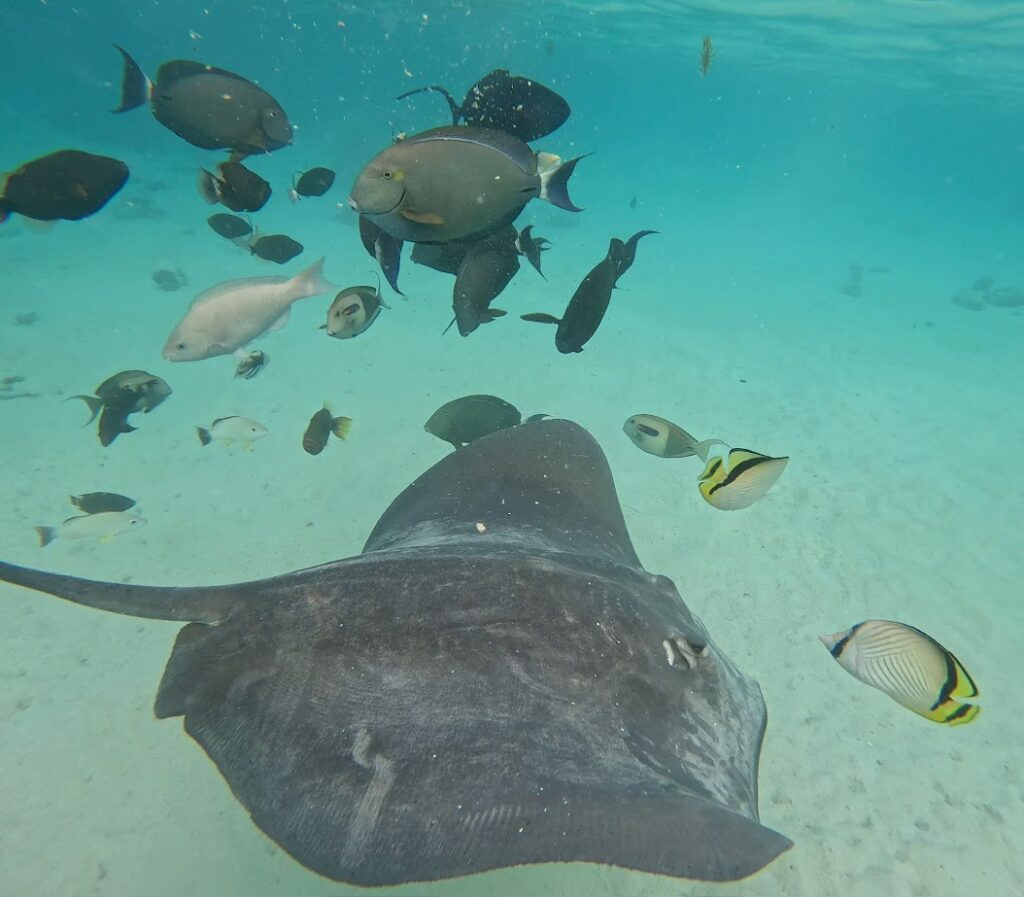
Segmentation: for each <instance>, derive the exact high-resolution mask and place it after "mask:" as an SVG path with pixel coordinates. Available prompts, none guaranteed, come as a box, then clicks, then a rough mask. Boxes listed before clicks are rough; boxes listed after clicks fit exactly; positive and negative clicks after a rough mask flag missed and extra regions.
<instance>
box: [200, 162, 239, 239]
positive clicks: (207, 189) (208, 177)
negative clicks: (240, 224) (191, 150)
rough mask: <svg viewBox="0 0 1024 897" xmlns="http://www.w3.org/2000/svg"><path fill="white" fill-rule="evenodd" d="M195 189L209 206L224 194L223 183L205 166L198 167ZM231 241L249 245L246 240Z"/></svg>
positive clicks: (218, 200)
mask: <svg viewBox="0 0 1024 897" xmlns="http://www.w3.org/2000/svg"><path fill="white" fill-rule="evenodd" d="M196 189H197V190H198V191H199V195H200V196H201V197H202V198H203V201H204V202H205V203H206V204H207V205H210V206H215V205H216V204H217V203H219V202H220V201H221V198H222V197H223V195H224V192H223V184H222V183H221V182H220V181H219V180H218V179H217V178H216V177H215V176H214V175H212V174H210V172H208V171H207V170H206V169H205V168H200V169H199V176H198V178H196ZM239 239H241V238H239ZM232 242H236V245H239V246H248V245H249V244H248V243H246V242H242V243H237V241H232Z"/></svg>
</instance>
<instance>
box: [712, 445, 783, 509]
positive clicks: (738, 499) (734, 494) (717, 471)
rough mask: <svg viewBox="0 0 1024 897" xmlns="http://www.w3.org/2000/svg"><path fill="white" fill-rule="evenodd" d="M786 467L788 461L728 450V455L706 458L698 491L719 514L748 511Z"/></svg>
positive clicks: (748, 452) (741, 450)
mask: <svg viewBox="0 0 1024 897" xmlns="http://www.w3.org/2000/svg"><path fill="white" fill-rule="evenodd" d="M788 463H789V458H772V457H769V456H768V455H762V454H760V453H759V452H752V451H750V450H749V449H742V448H734V449H729V451H728V452H727V453H725V452H723V453H721V454H718V455H715V456H712V455H709V456H708V463H707V466H706V467H705V468H704V472H703V473H702V474H701V475H700V478H699V487H698V488H699V489H700V494H701V495H702V496H703V497H704V500H705V501H706V502H707V503H708V504H709V505H711V506H712V507H713V508H718V509H719V510H720V511H737V510H739V509H740V508H748V507H750V505H752V504H753V503H754V502H755V501H757V500H758V499H760V498H763V497H764V495H765V494H766V493H767V492H768V490H769V489H771V487H772V486H774V485H775V482H776V481H777V480H778V478H779V477H781V476H782V472H783V471H784V470H785V469H786V465H787V464H788Z"/></svg>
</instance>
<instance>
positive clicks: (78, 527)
mask: <svg viewBox="0 0 1024 897" xmlns="http://www.w3.org/2000/svg"><path fill="white" fill-rule="evenodd" d="M145 523H146V521H145V520H144V519H143V518H142V517H139V516H138V515H136V514H129V513H128V512H127V511H100V512H99V513H97V514H85V515H83V516H81V517H69V518H68V519H67V520H65V521H64V522H63V523H60V524H58V525H57V526H37V527H35V531H36V533H37V534H38V535H39V547H40V548H45V547H46V546H47V545H49V544H50V543H51V542H52V541H53V540H54V539H56V538H57V537H58V536H59V537H61V538H63V539H95V540H96V541H98V542H109V541H110V540H111V539H113V538H114V537H115V536H119V535H121V533H126V532H128V530H130V529H135V528H136V527H140V526H144V525H145Z"/></svg>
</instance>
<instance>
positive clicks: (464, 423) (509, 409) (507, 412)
mask: <svg viewBox="0 0 1024 897" xmlns="http://www.w3.org/2000/svg"><path fill="white" fill-rule="evenodd" d="M522 419H523V416H522V414H520V412H519V409H518V408H516V406H515V405H511V404H509V403H508V402H506V401H505V400H504V399H499V398H498V397H497V396H486V395H482V396H463V397H462V398H460V399H452V400H451V401H450V402H445V403H444V404H443V405H442V406H441V407H440V408H438V409H437V411H435V412H434V413H433V414H431V415H430V417H429V418H428V420H427V422H426V423H425V424H424V425H423V429H424V430H426V431H427V432H428V433H430V434H431V435H432V436H436V437H437V438H438V439H443V440H444V441H445V442H450V443H451V444H452V447H453V448H456V449H460V448H462V447H463V446H465V445H468V444H469V443H471V442H475V441H476V440H477V439H480V438H482V437H484V436H488V435H490V434H491V433H496V432H497V431H498V430H504V429H506V428H508V427H517V426H519V423H520V422H521V421H522Z"/></svg>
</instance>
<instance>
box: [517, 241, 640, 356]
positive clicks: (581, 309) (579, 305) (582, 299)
mask: <svg viewBox="0 0 1024 897" xmlns="http://www.w3.org/2000/svg"><path fill="white" fill-rule="evenodd" d="M656 233H657V231H654V230H642V231H640V232H638V233H635V234H633V236H632V237H630V238H629V240H627V241H626V242H625V243H623V242H622V240H620V239H619V238H618V237H612V240H611V243H610V244H609V246H608V255H606V256H605V257H604V259H602V260H601V261H600V262H598V264H597V265H596V266H595V267H594V268H593V270H591V272H590V273H589V274H588V275H587V276H586V277H584V278H583V282H582V283H581V284H580V285H579V286H578V287H577V288H576V292H575V293H573V295H572V299H570V300H569V305H568V306H567V307H566V309H565V313H564V314H563V315H562V317H561V318H556V317H553V316H552V315H548V314H544V313H542V312H537V313H534V314H529V315H521V316H520V317H522V319H523V320H524V321H535V322H537V323H538V324H557V325H558V332H557V333H556V334H555V346H556V347H557V348H558V351H559V352H561V353H563V354H569V353H571V352H582V351H583V347H584V345H586V343H587V340H589V339H590V338H591V337H592V336H593V335H594V334H595V333H596V332H597V328H598V327H599V326H600V324H601V320H602V319H603V318H604V313H605V312H606V311H607V310H608V303H609V302H610V301H611V298H612V290H613V289H615V283H616V281H617V280H618V279H619V278H620V277H621V276H622V275H623V274H625V273H626V271H627V270H628V269H629V267H630V265H632V264H633V259H634V258H635V257H636V244H637V242H638V241H639V240H640V238H641V237H646V236H647V235H648V234H656Z"/></svg>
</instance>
